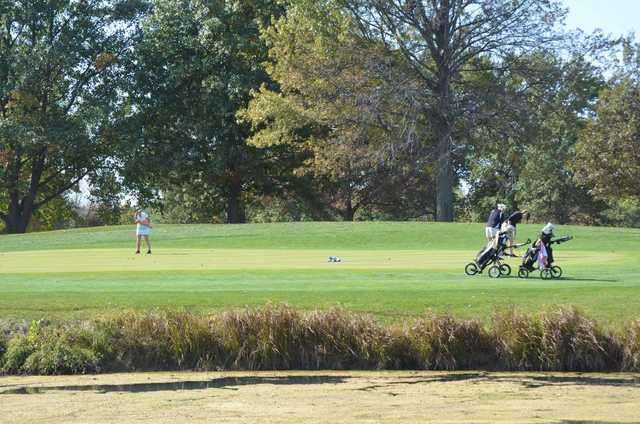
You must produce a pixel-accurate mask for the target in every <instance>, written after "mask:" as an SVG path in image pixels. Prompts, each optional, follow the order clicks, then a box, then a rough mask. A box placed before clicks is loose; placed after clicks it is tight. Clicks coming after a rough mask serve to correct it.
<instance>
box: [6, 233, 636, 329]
mask: <svg viewBox="0 0 640 424" xmlns="http://www.w3.org/2000/svg"><path fill="white" fill-rule="evenodd" d="M540 227H541V226H540V225H522V226H519V227H518V231H519V234H518V237H519V238H520V239H526V237H531V238H533V237H535V235H536V233H537V232H538V231H539V229H540ZM556 233H557V234H558V235H564V234H571V235H573V236H575V239H574V240H572V241H571V242H569V243H566V244H563V245H560V246H558V247H557V248H556V249H555V255H556V259H557V263H558V264H559V265H561V266H562V267H563V268H564V270H565V278H563V279H561V280H558V281H543V280H541V279H539V278H538V275H537V273H535V274H533V275H532V277H531V278H529V279H527V280H522V279H518V278H513V277H511V278H500V279H490V278H489V277H488V276H486V275H479V276H474V277H469V276H466V275H465V274H464V272H463V269H464V265H465V264H466V263H467V262H469V260H471V259H472V258H473V257H474V256H475V254H476V252H477V251H478V249H479V248H480V247H481V246H482V245H483V225H482V224H441V223H416V222H411V223H384V222H374V223H286V224H247V225H157V226H156V227H155V228H154V231H153V240H152V241H153V243H154V254H153V255H151V256H146V255H142V256H136V255H134V254H133V229H132V227H129V226H126V227H102V228H91V229H82V230H68V231H55V232H48V233H34V234H26V235H12V236H0V318H5V319H41V318H45V319H68V318H88V317H91V316H92V315H94V314H102V313H112V312H116V311H120V310H122V309H129V308H132V309H149V308H155V307H160V308H188V309H194V310H198V311H206V310H213V309H217V310H219V309H230V308H235V307H243V306H261V305H264V304H266V303H269V302H271V303H281V302H286V303H288V304H290V305H293V306H296V307H300V308H303V309H314V308H329V307H332V306H335V305H340V306H344V307H347V308H349V309H351V310H355V311H359V312H368V313H372V314H374V315H376V316H378V317H380V318H381V319H382V320H385V321H396V320H399V319H401V318H404V317H413V316H418V315H420V314H423V313H424V312H425V311H429V310H430V311H435V312H447V313H451V314H453V315H456V316H459V317H477V318H482V319H486V318H487V317H488V316H489V315H491V314H492V313H493V311H494V310H496V309H505V308H510V307H516V308H518V309H519V310H522V311H525V312H536V311H540V310H544V309H549V308H553V307H555V306H558V305H575V306H578V307H579V308H581V309H583V310H584V311H585V312H587V313H588V314H589V315H591V316H593V317H595V318H597V319H598V320H599V321H601V322H603V323H604V324H615V325H618V324H620V323H623V322H625V321H627V320H629V319H633V318H638V317H640V230H634V229H613V228H590V227H558V229H557V230H556ZM520 252H522V250H521V251H520ZM329 255H337V256H339V257H341V258H342V259H343V262H342V263H328V262H327V257H328V256H329ZM509 262H510V264H511V265H512V267H513V268H514V269H516V268H517V264H518V262H519V260H518V259H511V260H509Z"/></svg>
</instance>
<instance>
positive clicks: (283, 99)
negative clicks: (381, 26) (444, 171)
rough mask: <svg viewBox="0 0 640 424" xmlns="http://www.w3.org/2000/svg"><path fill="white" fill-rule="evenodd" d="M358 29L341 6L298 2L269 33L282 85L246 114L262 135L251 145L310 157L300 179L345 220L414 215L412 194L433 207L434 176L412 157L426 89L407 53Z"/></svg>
mask: <svg viewBox="0 0 640 424" xmlns="http://www.w3.org/2000/svg"><path fill="white" fill-rule="evenodd" d="M354 25H355V23H354V22H353V20H351V19H349V18H348V17H347V16H345V15H344V14H343V13H342V11H341V9H340V8H339V7H337V6H336V3H335V2H331V1H327V2H309V1H298V2H294V4H293V5H292V6H291V7H290V8H289V9H288V12H287V15H286V17H283V18H281V19H280V20H278V21H277V22H276V23H275V25H274V26H272V27H271V28H269V29H268V30H267V31H266V32H265V34H264V36H265V38H266V40H267V42H268V44H269V45H270V47H271V48H270V51H269V54H270V58H271V59H272V65H271V66H270V67H269V68H268V70H269V74H270V76H271V77H272V78H273V80H274V81H275V82H277V84H278V85H277V89H272V88H270V87H267V86H263V87H262V88H261V89H260V90H259V91H258V92H255V93H254V99H253V100H252V102H251V103H250V105H249V108H248V109H247V111H246V112H245V113H243V114H242V117H243V118H244V119H246V120H249V121H251V122H252V124H253V125H254V129H255V130H256V131H257V132H256V134H255V135H254V136H253V137H252V139H251V141H252V143H253V144H255V145H257V146H259V147H263V148H264V147H270V146H279V145H286V146H289V148H290V149H298V150H299V151H301V152H307V153H308V154H309V157H308V159H307V160H306V161H305V163H304V164H303V165H302V166H300V167H299V169H298V171H297V172H298V173H299V174H300V175H305V176H310V177H311V179H312V181H313V182H314V188H315V191H316V192H317V193H318V194H319V196H320V198H321V199H322V203H323V204H324V205H328V206H329V208H330V209H331V210H333V211H335V212H336V213H338V215H339V216H340V217H342V218H343V219H345V220H353V219H354V218H355V217H356V214H357V213H358V212H360V211H363V210H365V209H368V210H371V209H384V210H386V211H387V212H391V213H393V214H395V215H396V216H406V214H403V213H402V212H401V211H400V210H398V208H397V206H398V204H402V203H403V202H402V200H406V199H403V197H407V195H409V194H410V193H411V195H409V196H408V197H410V198H412V199H415V198H417V197H420V198H421V199H424V200H425V201H426V202H423V203H427V204H428V205H429V206H431V207H432V203H431V200H432V196H429V191H430V189H431V187H432V184H431V182H432V174H431V173H430V169H429V167H428V166H427V165H426V164H425V163H424V162H423V161H419V160H418V161H416V160H415V158H414V157H413V155H412V154H408V151H409V150H410V149H413V151H411V153H415V150H417V149H418V148H419V146H417V144H416V143H415V139H416V133H418V132H419V131H421V130H424V124H423V123H422V122H419V117H418V115H417V113H416V112H417V110H418V109H419V108H418V107H417V105H416V104H415V98H416V96H415V91H416V89H417V88H416V87H417V86H418V85H419V84H418V82H417V81H415V80H412V79H409V78H407V77H406V73H405V72H402V71H403V66H404V61H403V60H402V57H401V56H400V55H398V54H394V53H393V52H390V51H389V50H388V49H386V47H385V46H384V45H383V44H382V43H379V42H375V41H371V40H367V39H365V38H363V37H357V36H354ZM400 140H402V143H400V142H399V141H400ZM406 203H407V204H408V203H411V202H406ZM413 203H416V202H413ZM418 203H419V202H418ZM424 213H425V210H424V209H423V210H422V211H420V213H419V214H420V215H423V214H424Z"/></svg>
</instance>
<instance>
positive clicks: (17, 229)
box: [4, 199, 33, 234]
mask: <svg viewBox="0 0 640 424" xmlns="http://www.w3.org/2000/svg"><path fill="white" fill-rule="evenodd" d="M27 206H28V207H27V208H24V207H23V206H22V205H21V204H20V202H18V201H15V202H14V201H13V199H12V200H11V202H10V204H9V211H8V213H7V216H6V218H5V219H4V223H5V232H6V233H7V234H23V233H26V232H27V227H29V223H30V222H31V218H32V216H33V207H32V205H27Z"/></svg>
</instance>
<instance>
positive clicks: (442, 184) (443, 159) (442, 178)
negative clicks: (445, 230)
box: [436, 130, 453, 222]
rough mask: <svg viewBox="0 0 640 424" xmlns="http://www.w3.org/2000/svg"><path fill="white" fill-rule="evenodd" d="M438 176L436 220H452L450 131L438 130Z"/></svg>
mask: <svg viewBox="0 0 640 424" xmlns="http://www.w3.org/2000/svg"><path fill="white" fill-rule="evenodd" d="M438 132H439V133H440V134H439V135H438V177H437V195H436V208H437V209H436V220H437V221H441V222H451V221H453V172H452V169H451V168H452V163H451V135H450V131H447V130H442V131H438Z"/></svg>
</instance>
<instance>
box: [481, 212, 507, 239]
mask: <svg viewBox="0 0 640 424" xmlns="http://www.w3.org/2000/svg"><path fill="white" fill-rule="evenodd" d="M505 208H506V206H505V205H503V204H502V203H498V205H497V206H496V207H495V209H493V210H492V211H491V213H490V214H489V219H487V226H486V228H485V229H484V234H485V237H486V238H487V241H488V242H491V241H493V239H494V238H495V236H496V235H497V234H498V233H499V232H500V225H501V224H502V221H503V213H504V210H505Z"/></svg>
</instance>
